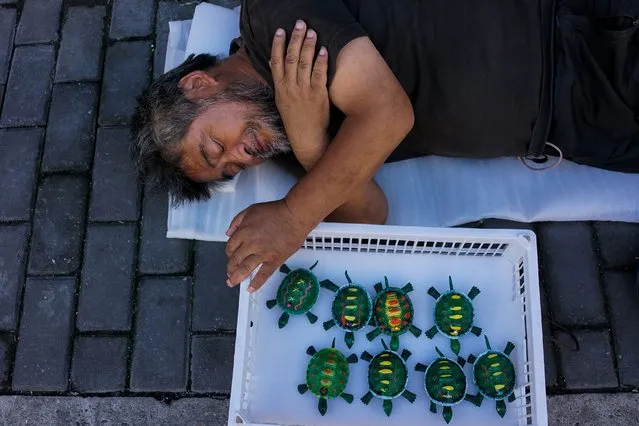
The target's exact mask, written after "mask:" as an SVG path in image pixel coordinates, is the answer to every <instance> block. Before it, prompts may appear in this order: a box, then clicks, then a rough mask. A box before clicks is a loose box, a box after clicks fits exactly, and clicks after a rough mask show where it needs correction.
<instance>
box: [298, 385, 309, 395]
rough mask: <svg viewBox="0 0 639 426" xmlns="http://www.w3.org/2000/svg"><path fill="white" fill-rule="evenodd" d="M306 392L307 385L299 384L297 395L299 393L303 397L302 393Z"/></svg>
mask: <svg viewBox="0 0 639 426" xmlns="http://www.w3.org/2000/svg"><path fill="white" fill-rule="evenodd" d="M307 390H308V385H307V384H306V383H303V384H301V385H299V386H298V387H297V391H298V392H299V393H301V394H302V395H303V394H304V392H306V391H307Z"/></svg>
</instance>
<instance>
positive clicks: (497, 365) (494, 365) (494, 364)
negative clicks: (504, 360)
mask: <svg viewBox="0 0 639 426" xmlns="http://www.w3.org/2000/svg"><path fill="white" fill-rule="evenodd" d="M490 366H491V367H499V363H498V362H493V363H492V364H490Z"/></svg>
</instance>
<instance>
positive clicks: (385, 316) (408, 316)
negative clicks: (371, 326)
mask: <svg viewBox="0 0 639 426" xmlns="http://www.w3.org/2000/svg"><path fill="white" fill-rule="evenodd" d="M374 306H375V310H374V312H373V315H375V322H376V323H377V326H378V327H379V329H380V330H381V331H382V333H384V334H386V335H387V336H392V335H400V334H403V333H405V332H406V330H408V326H409V325H411V324H412V322H413V302H411V300H410V297H408V295H407V294H406V293H404V292H403V291H402V290H401V289H399V288H394V287H391V288H387V289H384V290H382V291H381V292H379V293H378V294H377V297H375V305H374Z"/></svg>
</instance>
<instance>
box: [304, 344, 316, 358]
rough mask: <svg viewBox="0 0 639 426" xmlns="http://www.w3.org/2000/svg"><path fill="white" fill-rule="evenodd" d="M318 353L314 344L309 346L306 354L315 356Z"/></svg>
mask: <svg viewBox="0 0 639 426" xmlns="http://www.w3.org/2000/svg"><path fill="white" fill-rule="evenodd" d="M316 353H317V351H316V350H315V347H313V346H309V347H308V349H306V354H307V355H310V356H313V355H315V354H316Z"/></svg>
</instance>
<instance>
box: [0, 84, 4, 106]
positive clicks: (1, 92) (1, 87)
mask: <svg viewBox="0 0 639 426" xmlns="http://www.w3.org/2000/svg"><path fill="white" fill-rule="evenodd" d="M3 100H4V85H3V84H0V112H2V101H3Z"/></svg>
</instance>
